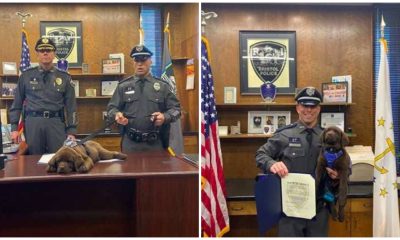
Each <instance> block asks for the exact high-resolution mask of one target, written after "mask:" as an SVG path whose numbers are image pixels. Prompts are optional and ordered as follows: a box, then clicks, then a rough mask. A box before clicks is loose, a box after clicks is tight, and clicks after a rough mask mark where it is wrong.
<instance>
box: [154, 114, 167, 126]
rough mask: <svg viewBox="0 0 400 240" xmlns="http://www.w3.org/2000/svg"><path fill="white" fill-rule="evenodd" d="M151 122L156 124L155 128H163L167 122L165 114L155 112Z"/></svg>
mask: <svg viewBox="0 0 400 240" xmlns="http://www.w3.org/2000/svg"><path fill="white" fill-rule="evenodd" d="M150 120H151V121H152V122H154V125H155V126H161V125H163V123H164V121H165V117H164V114H163V113H160V112H155V113H152V114H151V118H150Z"/></svg>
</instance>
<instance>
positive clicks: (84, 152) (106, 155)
mask: <svg viewBox="0 0 400 240" xmlns="http://www.w3.org/2000/svg"><path fill="white" fill-rule="evenodd" d="M126 157H127V155H126V154H123V153H120V152H115V151H108V150H107V149H105V148H103V147H102V146H101V145H100V144H99V143H97V142H95V141H87V142H85V143H84V144H83V145H76V146H74V147H68V146H63V147H61V148H60V149H59V150H58V151H57V152H56V154H55V155H54V156H53V157H52V158H51V159H50V161H49V163H48V166H47V172H57V173H70V172H73V171H76V172H79V173H85V172H88V171H89V170H90V169H92V168H93V166H94V164H95V163H96V162H98V161H99V160H108V159H113V158H118V159H125V158H126Z"/></svg>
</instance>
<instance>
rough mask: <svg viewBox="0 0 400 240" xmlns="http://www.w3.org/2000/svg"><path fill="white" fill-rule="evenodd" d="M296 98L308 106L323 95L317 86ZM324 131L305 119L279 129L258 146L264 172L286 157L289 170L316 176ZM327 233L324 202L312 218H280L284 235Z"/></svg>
mask: <svg viewBox="0 0 400 240" xmlns="http://www.w3.org/2000/svg"><path fill="white" fill-rule="evenodd" d="M295 100H296V101H297V103H299V104H302V105H305V106H307V105H318V104H319V103H320V102H321V100H322V97H321V94H320V93H319V92H318V91H317V90H316V89H314V88H312V87H307V88H304V89H302V90H301V91H300V92H299V93H298V94H297V95H296V97H295ZM322 131H323V129H322V128H321V127H320V126H319V125H316V126H315V127H313V128H307V127H306V126H305V125H304V124H303V123H302V122H301V121H297V122H295V123H292V124H290V125H287V126H285V127H283V128H280V129H278V130H277V131H276V132H275V134H274V136H273V137H271V138H270V139H268V142H267V143H266V144H264V145H263V146H261V147H260V148H259V149H258V150H257V152H256V164H257V167H259V168H260V169H262V170H263V171H264V173H270V171H269V169H270V167H271V166H272V165H273V164H274V163H276V162H277V161H282V162H283V163H284V164H285V166H286V167H287V169H288V171H289V173H304V174H311V175H312V176H315V170H316V166H317V160H318V156H319V153H320V149H321V143H320V134H321V133H322ZM327 234H328V211H327V209H326V208H324V207H323V206H322V205H321V204H317V215H316V217H314V218H313V219H312V220H307V219H302V218H292V217H286V216H283V217H281V219H280V220H279V231H278V235H279V236H280V237H294V236H308V237H317V236H319V237H321V236H327Z"/></svg>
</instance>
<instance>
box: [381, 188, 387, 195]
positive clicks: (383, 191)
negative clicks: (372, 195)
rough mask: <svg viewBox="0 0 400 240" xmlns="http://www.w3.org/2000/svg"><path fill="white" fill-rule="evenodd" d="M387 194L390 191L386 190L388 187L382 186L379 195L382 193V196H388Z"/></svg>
mask: <svg viewBox="0 0 400 240" xmlns="http://www.w3.org/2000/svg"><path fill="white" fill-rule="evenodd" d="M387 194H388V192H387V191H386V188H381V193H379V195H381V196H382V197H386V195H387Z"/></svg>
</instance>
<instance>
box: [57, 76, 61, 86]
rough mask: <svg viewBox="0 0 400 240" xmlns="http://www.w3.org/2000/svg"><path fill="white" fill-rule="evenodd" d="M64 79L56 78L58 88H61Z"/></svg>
mask: <svg viewBox="0 0 400 240" xmlns="http://www.w3.org/2000/svg"><path fill="white" fill-rule="evenodd" d="M62 82H63V81H62V79H61V78H56V84H57V85H58V86H60V85H61V84H62Z"/></svg>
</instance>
